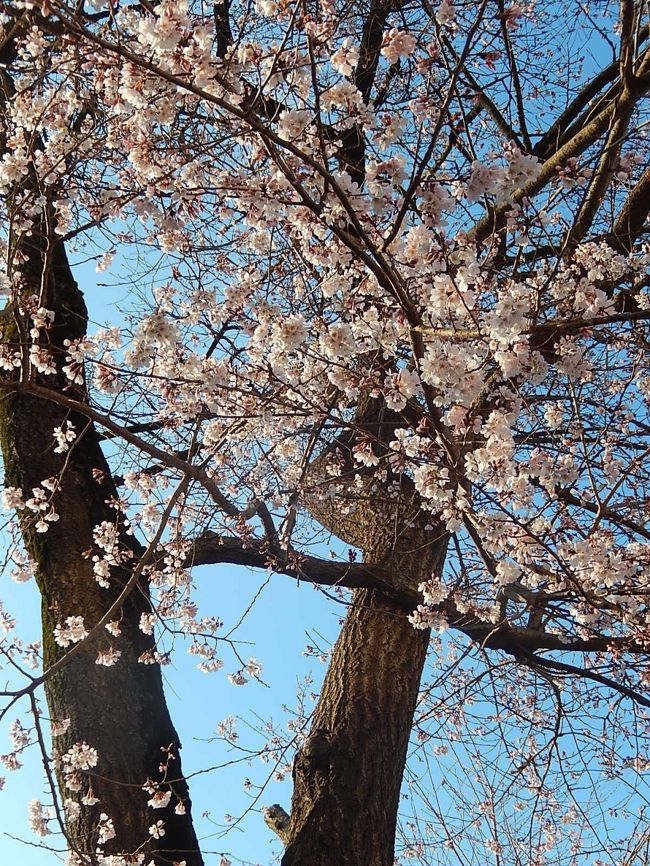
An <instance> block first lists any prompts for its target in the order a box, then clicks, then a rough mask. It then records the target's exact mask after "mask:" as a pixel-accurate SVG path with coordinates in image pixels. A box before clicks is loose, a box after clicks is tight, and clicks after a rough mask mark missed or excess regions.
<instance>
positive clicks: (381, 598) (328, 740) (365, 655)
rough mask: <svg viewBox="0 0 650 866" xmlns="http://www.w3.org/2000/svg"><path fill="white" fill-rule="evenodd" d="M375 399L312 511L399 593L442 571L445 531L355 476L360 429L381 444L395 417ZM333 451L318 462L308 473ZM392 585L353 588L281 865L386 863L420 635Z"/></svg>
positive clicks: (299, 768)
mask: <svg viewBox="0 0 650 866" xmlns="http://www.w3.org/2000/svg"><path fill="white" fill-rule="evenodd" d="M384 410H385V407H382V406H381V405H379V404H378V402H377V401H362V402H361V406H360V409H359V412H358V413H357V418H356V424H355V432H353V433H351V434H348V435H346V436H345V437H343V438H342V439H340V440H339V441H338V442H337V443H335V445H334V450H336V451H338V458H339V465H340V470H341V474H340V475H339V477H338V478H334V479H330V480H331V481H332V482H334V483H336V484H337V486H339V487H340V486H341V485H344V486H346V487H347V488H348V490H349V499H348V504H351V503H352V501H353V499H354V500H355V507H354V509H353V510H351V511H350V512H349V513H346V510H345V508H344V507H343V506H344V503H345V498H343V499H340V498H339V497H338V496H337V498H336V499H334V500H333V499H331V498H329V497H328V496H327V495H326V493H325V491H324V490H319V489H318V487H316V488H315V489H314V490H313V491H312V493H311V494H310V495H309V496H308V498H307V507H308V509H309V511H310V513H311V514H312V516H313V517H314V518H315V519H317V520H318V521H319V522H320V523H321V524H322V525H324V526H325V527H326V528H328V529H330V530H331V531H332V532H333V533H335V534H337V535H338V536H339V537H341V538H343V540H344V541H346V542H347V543H349V544H352V545H354V546H356V547H361V548H362V549H363V551H364V559H365V560H366V561H367V562H372V563H376V564H377V565H381V566H383V567H386V568H389V569H390V571H391V573H392V575H393V583H394V586H395V588H396V589H413V588H416V587H417V585H418V583H420V582H421V581H422V580H424V579H426V578H428V577H430V576H431V574H432V573H434V572H439V571H440V569H441V568H442V564H443V562H444V557H445V552H446V547H447V536H446V534H445V533H444V532H442V531H440V530H436V529H435V528H431V527H430V526H428V525H427V519H426V515H423V514H422V513H421V511H420V507H419V499H418V496H417V494H416V492H415V490H414V489H413V488H412V486H410V484H409V483H408V482H407V481H404V480H403V481H402V482H401V485H400V486H399V487H394V488H392V489H391V488H390V487H383V486H382V487H379V488H377V487H376V486H375V485H372V484H371V483H370V481H369V480H368V481H367V482H365V483H363V481H362V483H361V486H359V483H358V481H356V480H354V481H353V477H352V476H353V474H354V473H353V464H352V460H351V449H352V447H353V446H354V442H355V439H356V436H357V435H358V432H361V433H362V435H372V437H373V440H374V442H375V446H376V447H377V448H379V449H381V448H382V446H383V444H385V443H386V442H387V441H388V438H387V437H388V436H389V435H390V436H391V438H392V432H391V431H392V430H394V427H395V425H396V424H397V423H398V419H397V418H396V417H395V416H394V415H393V416H391V415H390V413H387V412H385V411H384ZM331 456H332V455H331V453H329V454H327V455H324V456H323V457H322V458H320V459H319V460H317V461H316V463H315V464H314V467H313V468H312V472H311V477H312V480H314V479H315V478H317V477H318V476H319V475H320V474H321V471H322V470H323V469H324V467H325V465H326V463H327V458H328V457H331ZM407 613H408V611H407V610H405V609H404V607H403V606H401V605H400V604H399V603H398V602H397V601H396V600H395V599H394V598H392V597H391V596H390V594H389V593H384V592H380V591H377V590H368V589H359V590H356V591H355V593H354V596H353V600H352V604H351V607H350V609H349V611H348V614H347V616H346V618H345V622H344V624H343V627H342V630H341V634H340V636H339V639H338V641H337V643H336V646H335V648H334V652H333V655H332V659H331V662H330V666H329V669H328V672H327V675H326V677H325V682H324V685H323V689H322V692H321V696H320V699H319V702H318V705H317V707H316V710H315V712H314V718H313V721H312V727H311V731H310V734H309V737H308V738H307V740H306V742H305V745H304V746H303V748H302V749H301V750H300V752H299V753H298V755H297V757H296V760H295V763H294V771H293V780H294V792H293V799H292V811H291V824H290V827H289V833H288V840H287V847H286V851H285V854H284V857H283V858H282V866H326V864H327V866H331V864H334V863H336V864H337V866H338V864H340V866H392V864H393V859H394V846H395V828H396V820H397V810H398V805H399V796H400V788H401V783H402V774H403V770H404V763H405V759H406V750H407V747H408V741H409V735H410V732H411V726H412V723H413V713H414V710H415V706H416V701H417V695H418V690H419V684H420V677H421V673H422V667H423V665H424V661H425V658H426V652H427V646H428V641H429V632H428V631H418V630H416V629H414V628H413V626H412V625H411V624H410V623H409V622H408V619H407Z"/></svg>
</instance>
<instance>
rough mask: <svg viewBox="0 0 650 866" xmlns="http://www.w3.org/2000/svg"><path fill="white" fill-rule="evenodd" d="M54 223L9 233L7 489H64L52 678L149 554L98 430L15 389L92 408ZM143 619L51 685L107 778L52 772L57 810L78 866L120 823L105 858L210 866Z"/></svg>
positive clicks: (26, 190) (48, 689)
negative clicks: (14, 362) (77, 365)
mask: <svg viewBox="0 0 650 866" xmlns="http://www.w3.org/2000/svg"><path fill="white" fill-rule="evenodd" d="M15 35H16V34H14V36H15ZM18 35H19V34H18ZM14 52H15V43H14V40H13V39H8V40H6V41H5V43H4V44H3V46H2V49H1V51H0V55H1V56H0V60H2V65H3V70H4V71H3V72H2V75H1V77H0V119H1V120H3V121H4V123H3V124H2V127H3V128H2V129H0V133H1V135H0V149H2V147H4V141H5V140H6V129H7V128H10V122H9V121H8V119H7V118H6V117H4V111H2V108H3V106H5V105H6V104H7V103H8V100H9V99H10V98H11V95H12V93H13V83H12V80H11V77H10V70H11V64H12V61H13V59H14V56H15V53H14ZM7 70H9V71H7ZM39 193H40V188H39V185H38V181H37V180H36V178H35V177H34V176H33V175H32V174H28V175H27V176H26V178H25V179H23V180H21V181H20V185H19V186H17V188H16V189H15V190H14V191H13V192H12V193H11V194H10V195H9V196H8V200H7V209H8V211H9V215H10V216H11V210H12V200H13V199H14V198H16V197H20V196H22V195H25V194H27V195H33V196H34V197H36V195H37V194H39ZM54 194H55V193H54V191H52V190H50V191H49V192H47V191H46V192H45V196H46V197H47V196H48V195H49V196H50V200H51V196H53V195H54ZM55 224H56V222H55V215H54V211H53V208H52V207H51V204H50V203H49V202H48V201H46V202H45V204H43V205H42V211H41V214H40V217H38V218H37V219H36V220H35V224H34V226H33V227H32V231H31V233H30V234H20V233H15V232H13V230H12V233H11V234H10V249H9V255H10V259H11V261H12V262H13V264H14V274H13V278H14V280H15V283H16V284H17V285H18V286H19V294H20V302H19V303H17V304H14V305H10V306H8V307H7V308H6V309H5V310H4V312H3V314H2V321H1V326H2V340H3V342H5V343H6V344H8V345H9V347H10V348H14V349H19V350H20V351H21V353H22V356H23V365H22V368H21V369H20V370H17V371H16V372H15V374H14V379H15V380H16V383H17V387H16V388H15V389H14V388H9V389H5V390H4V391H0V444H1V446H2V455H3V459H4V471H5V485H6V486H11V487H19V488H22V490H23V491H24V494H25V498H28V497H29V496H31V494H32V489H33V488H35V487H41V486H42V483H43V481H45V480H46V479H55V480H56V488H55V489H54V492H53V493H52V497H51V504H52V506H53V508H54V510H55V511H56V512H57V514H58V518H59V519H58V521H57V522H53V523H51V524H50V525H49V530H48V531H47V532H46V533H38V532H36V531H35V527H34V515H33V514H31V512H29V511H25V512H23V513H22V515H21V516H20V523H21V529H22V533H23V538H24V542H25V546H26V548H27V550H28V552H29V553H30V555H31V557H32V558H33V560H34V563H35V566H36V580H37V583H38V587H39V589H40V592H41V597H42V622H43V664H44V668H45V670H47V669H48V668H50V667H51V666H52V665H55V664H56V663H57V662H58V661H59V660H60V659H61V658H62V657H63V656H64V655H65V653H66V650H65V649H64V648H62V647H61V646H59V645H57V643H56V642H55V640H54V628H55V626H56V624H57V623H62V622H64V621H65V620H66V617H68V616H81V617H83V619H84V624H85V627H86V628H87V629H88V630H90V629H91V628H92V626H94V625H95V624H96V623H97V622H98V621H99V620H100V619H101V618H102V616H103V615H104V614H105V613H106V611H107V610H108V609H109V608H110V607H111V605H112V603H113V602H114V601H115V600H116V599H117V598H118V596H119V595H120V593H121V591H122V590H123V589H124V586H125V584H126V582H127V581H128V580H129V578H130V577H131V576H132V574H133V569H134V568H136V567H137V563H138V560H139V557H140V556H141V555H142V552H143V551H142V549H141V548H140V547H139V545H138V544H137V543H136V541H135V540H134V539H133V537H132V536H130V535H128V534H127V533H126V532H125V530H124V526H123V524H122V522H121V519H120V515H119V512H118V511H117V510H116V509H115V508H114V507H113V506H112V504H111V503H112V502H114V501H116V500H117V491H116V488H115V485H114V483H113V481H112V479H111V474H110V470H109V467H108V464H107V462H106V459H105V457H104V455H103V453H102V450H101V447H100V441H99V438H98V435H97V431H96V430H95V428H94V427H93V425H92V424H91V423H90V422H89V421H88V420H87V419H86V418H85V417H82V416H80V415H75V414H74V413H70V412H68V411H67V410H66V409H64V408H63V407H61V406H59V405H57V403H56V401H55V400H53V401H50V400H41V399H37V398H35V397H33V396H30V395H27V394H24V393H21V392H20V387H19V385H18V382H19V380H21V379H24V378H25V377H29V378H30V379H31V381H33V382H36V383H37V384H40V385H44V386H46V387H48V388H49V389H50V390H52V391H54V392H56V391H59V392H63V391H65V393H67V394H68V395H72V396H74V397H75V398H76V399H79V400H82V401H86V400H87V399H88V395H87V392H86V389H85V386H84V385H71V383H70V381H69V379H68V378H66V376H65V375H64V372H63V366H64V364H65V362H66V361H65V358H66V348H65V341H66V340H76V339H79V338H81V337H83V336H84V334H85V331H86V322H87V312H86V306H85V303H84V299H83V295H82V293H81V291H80V290H79V288H78V286H77V284H76V282H75V280H74V278H73V275H72V272H71V269H70V266H69V263H68V259H67V256H66V252H65V249H64V246H63V243H62V242H61V239H60V238H59V237H58V236H57V235H56V232H55ZM30 299H31V300H30ZM30 304H32V306H33V305H35V306H37V307H38V306H40V307H45V308H46V309H48V310H51V311H52V312H53V313H54V321H53V323H52V326H51V327H50V328H48V329H47V330H46V331H45V332H44V334H43V335H42V336H41V344H42V345H43V347H44V348H46V349H47V350H48V352H50V353H51V357H52V358H53V360H54V364H55V367H56V372H55V373H53V374H50V375H42V374H39V373H35V372H34V370H33V369H31V370H30V367H29V362H28V360H27V358H28V354H29V343H28V337H29V331H30V328H31V326H32V322H31V321H30V316H29V311H28V310H29V307H30ZM23 307H24V310H23ZM66 421H67V422H69V423H71V424H73V425H74V427H75V428H76V432H77V434H78V438H77V440H76V441H75V442H74V443H72V445H71V447H70V450H69V451H68V452H67V453H64V454H57V453H56V452H55V450H54V448H55V441H54V438H53V430H54V428H55V427H61V426H63V425H64V424H65V422H66ZM104 521H106V522H108V523H109V524H111V525H112V526H116V527H117V529H118V533H119V537H120V544H121V546H122V547H123V548H125V549H127V550H128V551H130V554H131V555H130V558H129V560H128V561H125V562H124V563H123V564H122V565H121V566H119V567H114V568H113V569H112V573H111V581H110V588H102V587H101V586H100V585H99V584H98V583H97V581H96V580H95V576H94V573H93V562H92V553H93V549H95V550H96V545H95V540H94V537H93V530H94V528H95V527H97V526H99V525H100V524H101V523H102V522H104ZM145 612H150V601H149V592H148V587H147V585H146V582H145V581H144V580H143V579H140V581H139V583H138V585H137V586H136V587H135V588H134V591H133V592H131V593H130V595H129V596H128V598H127V599H126V601H125V603H124V604H123V605H122V607H121V609H120V611H119V614H117V617H116V618H117V619H119V625H120V629H121V634H120V635H119V636H115V637H114V636H111V635H109V633H108V632H107V631H106V630H105V629H102V630H101V631H102V634H101V635H98V636H97V637H96V638H95V639H94V640H91V641H87V642H86V643H85V644H84V645H83V646H81V647H78V651H76V652H75V653H74V654H73V655H72V656H71V657H70V659H69V660H67V661H66V662H65V663H63V664H61V665H60V666H58V667H57V668H56V670H55V672H54V673H53V674H52V675H51V676H49V677H48V678H47V679H46V681H45V694H46V698H47V703H48V708H49V716H50V718H51V719H52V720H53V721H54V722H56V723H58V726H60V725H61V724H62V723H65V724H67V729H66V730H65V731H64V732H62V733H60V734H58V735H57V736H55V738H54V739H55V742H54V745H55V747H56V753H57V754H58V755H59V756H61V755H63V754H64V753H65V752H66V751H68V749H70V748H71V747H72V746H73V745H74V744H76V743H80V742H85V743H88V744H89V745H90V746H92V747H94V748H96V749H97V752H98V753H99V760H98V763H97V766H96V767H94V768H92V769H91V770H90V772H84V773H83V774H82V777H81V779H80V786H79V789H78V790H74V789H73V788H71V787H70V785H69V784H67V782H69V781H70V777H69V775H68V774H66V773H65V772H64V767H63V765H62V762H60V760H59V762H58V763H57V765H56V767H55V775H56V776H57V777H58V783H59V788H60V794H61V797H62V799H64V798H69V800H68V804H67V805H66V807H65V818H66V825H67V835H68V840H69V844H70V846H71V848H72V849H73V850H75V851H76V852H77V853H78V854H79V856H80V858H81V861H82V862H85V863H96V862H97V856H96V850H97V845H98V840H99V832H98V827H99V824H100V821H101V820H102V819H101V816H102V814H103V815H105V816H108V817H109V818H110V819H111V820H112V822H113V825H114V831H115V835H114V838H112V839H109V840H107V841H106V843H105V844H104V846H103V850H104V852H105V853H113V852H125V853H128V854H133V855H143V856H144V862H150V860H152V859H153V861H154V862H155V863H156V864H157V866H162V864H170V863H180V862H181V861H184V862H185V863H186V864H187V866H201V864H202V862H203V861H202V858H201V855H200V852H199V849H198V843H197V839H196V835H195V832H194V829H193V825H192V819H191V811H190V799H189V796H188V788H187V783H186V781H185V779H184V778H183V773H182V769H181V761H180V756H179V749H180V742H179V739H178V735H177V733H176V731H175V730H174V727H173V725H172V722H171V718H170V716H169V712H168V709H167V705H166V702H165V697H164V693H163V686H162V677H161V672H160V667H159V665H158V664H142V663H141V662H140V661H139V659H140V658H141V657H142V656H144V655H147V654H151V653H152V651H153V650H154V649H155V647H154V643H153V639H152V638H151V637H150V636H147V635H146V634H144V633H143V632H142V631H141V630H140V628H139V623H140V616H141V614H142V613H145ZM109 646H111V647H113V648H114V649H115V650H118V651H119V652H120V653H121V657H120V658H119V660H118V662H117V663H116V664H115V665H114V666H112V667H106V666H103V665H98V664H96V658H97V654H98V652H99V651H101V650H103V649H104V650H105V649H107V648H108V647H109ZM146 783H148V784H149V785H151V784H152V783H154V784H156V783H158V784H159V785H160V790H161V791H163V792H166V791H171V799H170V802H169V805H168V806H167V807H166V808H164V809H156V810H154V809H152V808H151V807H150V806H148V805H147V800H148V799H149V798H150V797H151V793H147V792H146V791H144V790H143V785H145V784H146ZM89 794H92V796H93V797H94V798H97V802H96V803H95V804H94V805H86V804H83V803H82V798H83V797H86V798H87V796H88V795H89ZM176 807H178V809H179V812H180V813H181V814H177V812H176ZM159 819H162V820H163V821H164V822H165V834H164V836H161V837H160V838H158V839H155V838H153V836H152V835H151V834H150V833H149V827H150V826H151V825H152V824H154V823H155V822H156V821H157V820H159ZM106 835H110V834H106ZM134 862H135V860H134ZM138 862H140V861H139V860H138Z"/></svg>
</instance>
